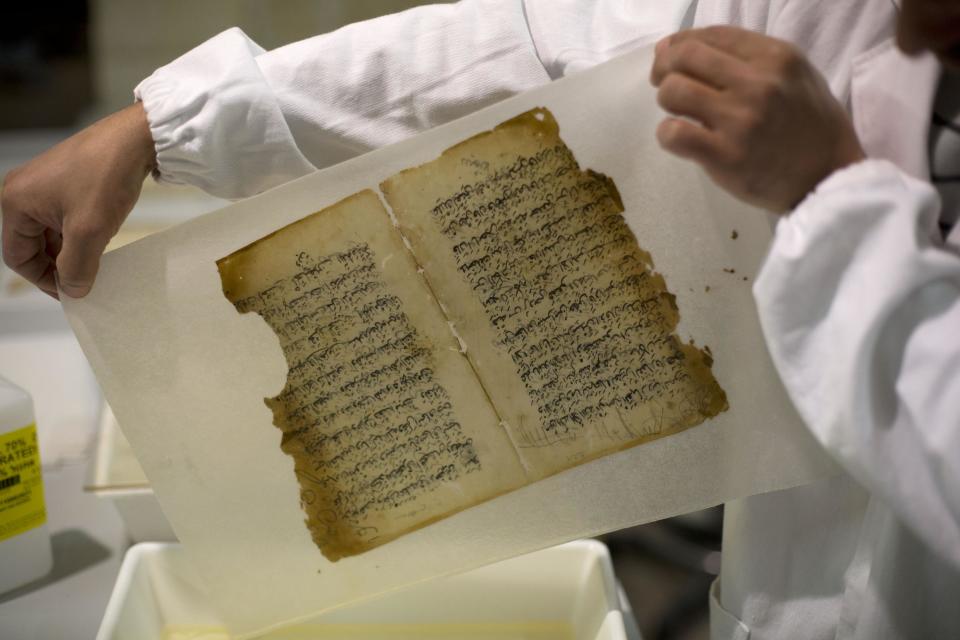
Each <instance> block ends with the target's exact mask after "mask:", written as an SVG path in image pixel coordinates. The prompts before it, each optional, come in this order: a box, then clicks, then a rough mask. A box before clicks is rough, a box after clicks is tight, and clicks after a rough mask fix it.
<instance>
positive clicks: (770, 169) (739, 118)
mask: <svg viewBox="0 0 960 640" xmlns="http://www.w3.org/2000/svg"><path fill="white" fill-rule="evenodd" d="M650 80H651V82H652V83H653V85H654V86H656V87H658V93H657V100H658V102H659V103H660V106H661V107H663V109H664V110H666V111H667V112H668V113H670V114H671V117H668V118H666V119H665V120H664V121H663V122H661V123H660V126H659V127H658V129H657V139H658V140H659V142H660V145H661V146H662V147H663V148H664V149H666V150H668V151H671V152H673V153H675V154H677V155H678V156H681V157H683V158H688V159H690V160H693V161H694V162H697V163H698V164H700V165H701V166H702V167H703V168H704V170H706V172H707V173H708V174H709V175H710V177H711V178H712V179H713V180H714V181H715V182H716V183H717V184H718V185H720V186H721V187H723V188H724V189H726V190H727V191H729V192H730V193H732V194H733V195H734V196H736V197H738V198H740V199H741V200H744V201H746V202H749V203H750V204H754V205H757V206H760V207H764V208H766V209H769V210H771V211H777V212H786V211H788V210H790V209H791V208H793V207H794V206H796V205H797V204H798V203H799V202H800V201H801V200H802V199H803V198H804V197H805V196H806V195H807V194H808V193H809V192H811V191H812V190H813V189H814V188H815V187H816V186H817V184H818V183H819V182H820V181H821V180H823V179H824V178H826V177H827V176H828V175H830V174H831V173H833V172H834V171H836V170H837V169H841V168H843V167H845V166H847V165H850V164H853V163H855V162H858V161H860V160H862V159H863V158H864V153H863V149H862V148H861V146H860V142H859V140H858V139H857V135H856V133H855V132H854V129H853V124H852V123H851V121H850V118H849V117H848V116H847V113H846V112H845V111H844V109H843V107H842V106H841V105H840V104H839V103H838V102H837V100H836V99H835V98H834V97H833V95H832V94H831V93H830V88H829V87H828V86H827V83H826V81H825V80H824V79H823V77H822V76H821V75H820V73H819V72H818V71H817V70H816V69H815V68H814V67H813V65H811V64H810V62H809V61H808V60H807V59H806V57H805V56H804V55H803V54H802V53H801V52H800V51H799V50H797V49H796V48H795V47H793V46H792V45H790V44H788V43H786V42H783V41H781V40H776V39H774V38H770V37H767V36H763V35H760V34H757V33H753V32H751V31H745V30H743V29H738V28H735V27H708V28H705V29H692V30H689V31H682V32H680V33H676V34H674V35H672V36H669V37H667V38H665V39H663V40H661V41H660V42H659V43H658V44H657V48H656V56H655V58H654V62H653V70H652V72H651V77H650Z"/></svg>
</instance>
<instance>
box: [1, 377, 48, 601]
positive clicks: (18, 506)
mask: <svg viewBox="0 0 960 640" xmlns="http://www.w3.org/2000/svg"><path fill="white" fill-rule="evenodd" d="M51 568H53V552H52V550H51V548H50V532H49V531H48V530H47V509H46V504H45V502H44V499H43V476H42V474H41V470H40V448H39V447H38V446H37V429H36V425H35V424H34V418H33V401H32V400H31V399H30V395H29V394H28V393H27V392H26V391H24V390H23V389H20V388H19V387H17V386H15V385H14V384H13V383H11V382H10V381H8V380H6V379H4V378H2V377H0V593H4V592H6V591H9V590H11V589H15V588H17V587H19V586H21V585H24V584H27V583H28V582H32V581H34V580H36V579H37V578H42V577H43V576H45V575H46V574H48V573H49V572H50V569H51Z"/></svg>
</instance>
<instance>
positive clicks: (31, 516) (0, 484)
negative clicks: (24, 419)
mask: <svg viewBox="0 0 960 640" xmlns="http://www.w3.org/2000/svg"><path fill="white" fill-rule="evenodd" d="M46 521H47V509H46V507H45V506H44V502H43V476H42V474H41V471H40V447H39V446H38V445H37V426H36V425H34V424H31V425H27V426H26V427H24V428H23V429H17V430H16V431H11V432H10V433H5V434H3V435H0V542H2V541H3V540H6V539H7V538H12V537H13V536H15V535H19V534H21V533H23V532H24V531H29V530H30V529H33V528H34V527H39V526H40V525H42V524H43V523H44V522H46Z"/></svg>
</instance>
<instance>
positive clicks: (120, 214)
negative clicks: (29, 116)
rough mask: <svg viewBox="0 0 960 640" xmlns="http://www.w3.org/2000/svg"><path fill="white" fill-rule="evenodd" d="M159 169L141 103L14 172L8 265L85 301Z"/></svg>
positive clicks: (7, 213) (7, 202) (6, 217)
mask: <svg viewBox="0 0 960 640" xmlns="http://www.w3.org/2000/svg"><path fill="white" fill-rule="evenodd" d="M155 166H156V156H155V152H154V144H153V139H152V138H151V136H150V128H149V125H148V124H147V118H146V114H145V113H144V111H143V106H142V105H141V104H140V103H137V104H134V105H132V106H130V107H127V108H126V109H123V110H122V111H118V112H117V113H115V114H113V115H111V116H108V117H107V118H104V119H103V120H100V121H99V122H97V123H95V124H93V125H91V126H90V127H88V128H86V129H84V130H83V131H81V132H80V133H78V134H76V135H74V136H72V137H70V138H68V139H67V140H65V141H63V142H61V143H60V144H58V145H57V146H55V147H53V148H52V149H50V150H49V151H46V152H44V153H43V154H41V155H39V156H37V157H36V158H34V159H33V160H31V161H30V162H28V163H26V164H24V165H22V166H20V167H17V168H16V169H14V170H13V171H11V172H10V173H8V174H7V177H6V180H5V181H4V184H3V191H2V193H0V208H2V210H3V261H4V262H5V263H6V264H7V266H9V267H10V268H11V269H13V270H14V271H16V272H17V273H19V274H20V275H21V276H23V277H24V278H26V279H27V280H29V281H30V282H32V283H34V284H36V285H37V286H38V287H40V289H42V290H43V291H45V292H46V293H48V294H50V295H52V296H54V297H57V282H59V284H60V289H61V290H62V291H63V292H64V293H66V294H67V295H69V296H70V297H74V298H79V297H83V296H85V295H86V294H87V293H88V292H89V291H90V288H91V287H92V286H93V280H94V278H95V277H96V274H97V268H98V267H99V265H100V256H101V255H102V254H103V250H104V248H105V247H106V246H107V243H108V242H109V241H110V238H112V237H113V236H114V234H116V232H117V230H118V229H119V228H120V225H121V224H122V223H123V221H124V220H125V219H126V217H127V215H128V214H129V213H130V210H131V209H133V205H134V204H136V202H137V198H138V197H139V196H140V189H141V187H142V186H143V180H144V178H145V177H146V176H147V175H148V174H149V173H150V171H152V170H153V168H154V167H155Z"/></svg>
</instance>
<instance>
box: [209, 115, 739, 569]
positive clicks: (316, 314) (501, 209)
mask: <svg viewBox="0 0 960 640" xmlns="http://www.w3.org/2000/svg"><path fill="white" fill-rule="evenodd" d="M381 188H382V189H383V192H384V194H385V197H386V199H387V201H388V202H389V204H390V206H391V207H392V208H393V210H394V212H395V214H396V216H397V217H398V219H399V221H400V225H401V227H402V230H403V232H404V233H406V234H407V237H408V238H409V241H410V242H411V243H412V253H411V252H410V250H408V249H407V248H406V245H405V243H404V238H403V237H402V236H401V235H400V233H399V232H398V231H397V230H396V229H394V228H393V226H392V225H391V221H390V217H389V214H388V213H387V211H386V209H384V207H383V205H382V204H381V202H380V200H379V199H378V197H377V195H376V194H375V193H374V192H372V191H363V192H360V193H358V194H356V195H354V196H351V197H349V198H346V199H345V200H343V201H341V202H340V203H338V204H336V205H334V206H332V207H329V208H327V209H325V210H323V211H320V212H318V213H316V214H314V215H312V216H310V217H308V218H306V219H304V220H302V221H299V222H296V223H294V224H291V225H289V226H288V227H285V228H284V229H281V230H280V231H277V232H275V233H273V234H271V235H269V236H267V237H265V238H263V239H261V240H259V241H257V242H255V243H253V244H252V245H250V246H248V247H245V248H243V249H241V250H239V251H237V252H235V253H233V254H231V255H230V256H228V257H226V258H224V259H223V260H220V261H219V262H218V268H219V270H220V273H221V277H222V281H223V288H224V293H225V295H226V296H227V298H228V299H229V300H230V301H231V302H233V303H234V305H235V306H236V308H237V310H238V311H240V312H241V313H246V312H255V313H257V314H259V315H260V316H261V317H262V318H263V319H264V320H265V321H266V322H267V324H269V325H270V327H271V328H272V329H273V331H274V333H275V334H276V335H277V337H278V339H279V341H280V345H281V348H282V349H283V352H284V356H285V358H286V360H287V365H288V367H289V370H288V378H287V384H286V387H285V388H284V389H283V391H282V393H281V394H280V395H279V396H277V397H275V398H269V399H267V405H268V406H269V407H270V408H271V410H272V411H273V416H274V420H273V421H274V424H275V425H276V426H277V427H278V428H279V429H280V430H281V431H282V432H283V438H282V441H281V447H282V449H283V451H284V452H285V453H287V454H289V455H290V456H292V457H293V459H294V464H295V472H296V474H297V479H298V482H299V484H300V489H301V491H300V501H301V505H302V508H303V509H304V511H305V512H306V514H307V520H306V524H307V527H308V528H309V529H310V533H311V536H312V537H313V539H314V542H315V543H316V544H317V546H318V547H319V548H320V549H321V551H322V552H323V553H324V555H325V556H327V558H328V559H331V560H336V559H338V558H341V557H344V556H349V555H354V554H356V553H360V552H362V551H366V550H367V549H370V548H373V547H375V546H378V545H380V544H383V543H385V542H388V541H389V540H392V539H394V538H396V537H397V536H399V535H402V534H403V533H406V532H408V531H411V530H414V529H417V528H419V527H422V526H424V525H425V524H428V523H429V522H432V521H434V520H437V519H439V518H442V517H445V516H447V515H450V514H452V513H455V512H456V511H459V510H461V509H465V508H467V507H469V506H471V505H473V504H476V503H477V502H479V501H482V500H485V499H489V498H492V497H494V496H497V495H499V494H501V493H504V492H506V491H509V490H511V489H514V488H517V487H519V486H522V485H523V484H527V483H529V482H532V481H534V480H537V479H539V478H543V477H546V476H549V475H552V474H554V473H557V472H559V471H562V470H564V469H567V468H569V467H571V466H574V465H576V464H579V463H581V462H584V461H587V460H590V459H593V458H596V457H599V456H602V455H605V454H607V453H611V452H613V451H617V450H619V449H622V448H624V447H628V446H632V445H636V444H639V443H641V442H645V441H649V440H652V439H655V438H659V437H663V436H665V435H669V434H671V433H675V432H677V431H680V430H683V429H686V428H689V427H691V426H694V425H697V424H700V423H701V422H703V421H704V420H706V419H707V418H710V417H712V416H714V415H716V414H717V413H719V412H720V411H723V410H724V409H725V408H726V406H727V403H726V396H725V394H724V392H723V390H722V389H721V388H720V386H719V384H717V382H716V380H714V378H713V375H712V374H711V371H710V365H711V358H710V356H709V354H708V353H706V352H704V351H701V350H699V349H697V348H695V347H693V346H692V345H687V344H683V343H682V342H681V341H680V340H679V339H678V337H677V336H676V335H675V333H674V331H675V328H676V325H677V322H678V319H679V316H678V310H677V306H676V303H675V299H674V297H673V296H672V295H671V294H670V293H669V292H668V291H667V288H666V284H665V282H664V280H663V278H662V277H661V276H660V275H659V274H657V273H655V272H653V271H652V264H651V260H650V256H649V255H648V254H647V253H645V252H644V251H642V250H641V249H640V247H639V246H638V244H637V241H636V239H635V238H634V236H633V234H632V233H631V231H630V230H629V228H628V227H627V226H626V223H625V222H624V220H623V217H622V215H621V211H622V209H623V207H622V204H621V202H620V197H619V195H618V193H617V190H616V186H615V185H614V184H613V183H612V181H610V180H609V179H607V178H605V177H604V176H601V175H599V174H595V173H592V172H589V171H581V170H580V167H579V166H578V165H577V162H576V160H575V159H574V157H573V154H572V153H571V151H570V150H569V149H568V148H567V147H566V145H565V144H564V143H563V142H562V140H561V139H560V137H559V133H558V127H557V123H556V122H555V120H554V118H553V116H552V114H550V112H549V111H547V110H546V109H536V110H532V111H528V112H526V113H524V114H522V115H520V116H518V117H516V118H513V119H511V120H509V121H507V122H505V123H503V124H501V125H500V126H499V127H497V128H496V129H494V130H493V131H490V132H487V133H483V134H480V135H478V136H475V137H474V138H471V139H470V140H468V141H466V142H463V143H461V144H459V145H457V146H455V147H452V148H450V149H448V150H447V151H446V152H445V153H444V154H443V155H442V156H441V157H440V158H439V159H437V160H435V161H433V162H430V163H427V164H425V165H421V166H419V167H416V168H414V169H410V170H406V171H403V172H401V173H399V174H397V175H395V176H393V177H392V178H390V179H389V180H387V181H386V182H384V183H383V185H381ZM414 256H416V258H415V257H414ZM416 260H420V261H422V263H423V266H424V273H423V274H420V273H418V272H417V263H416ZM427 282H429V283H430V286H428V284H427ZM431 287H432V288H433V290H434V291H431ZM434 295H436V297H434ZM448 322H450V325H449V326H448ZM451 328H452V329H453V330H451ZM456 331H459V332H460V336H457V335H456V333H455V332H456ZM463 347H465V349H464V348H463ZM491 401H492V403H491Z"/></svg>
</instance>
